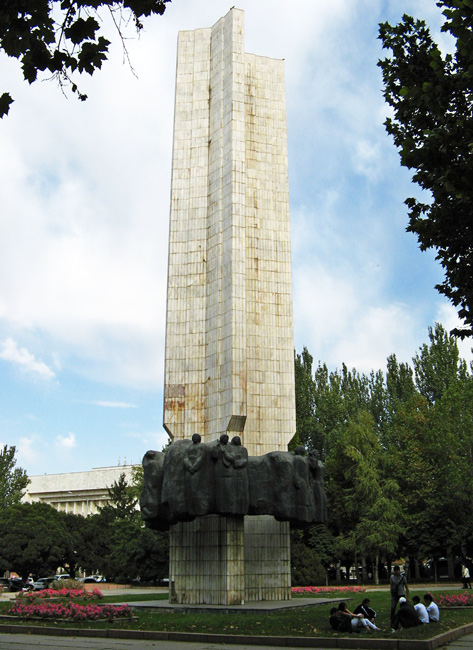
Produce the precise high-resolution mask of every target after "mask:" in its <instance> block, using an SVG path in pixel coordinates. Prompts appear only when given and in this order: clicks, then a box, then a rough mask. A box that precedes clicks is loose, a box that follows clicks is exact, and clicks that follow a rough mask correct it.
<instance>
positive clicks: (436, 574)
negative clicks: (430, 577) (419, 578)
mask: <svg viewBox="0 0 473 650" xmlns="http://www.w3.org/2000/svg"><path fill="white" fill-rule="evenodd" d="M438 581H439V579H438V571H437V558H436V557H434V582H438Z"/></svg>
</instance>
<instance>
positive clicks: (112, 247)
mask: <svg viewBox="0 0 473 650" xmlns="http://www.w3.org/2000/svg"><path fill="white" fill-rule="evenodd" d="M230 6H231V5H230V4H228V5H227V4H225V3H224V2H222V1H221V0H173V2H172V4H170V5H168V8H167V10H166V13H165V15H164V16H163V17H155V18H153V19H151V20H147V21H146V22H145V30H144V32H143V33H142V35H141V37H140V38H139V39H137V40H129V41H128V50H129V54H130V57H131V61H132V64H133V68H134V73H135V74H133V72H132V71H131V70H130V67H129V66H128V65H127V64H126V63H124V61H123V52H122V49H121V45H120V44H119V42H118V39H117V37H116V35H115V34H114V32H113V29H112V27H111V26H110V24H109V21H108V20H107V19H106V17H105V18H104V26H105V29H106V31H107V35H109V38H110V40H112V41H113V43H114V45H113V47H112V51H111V55H110V58H109V61H108V62H106V63H105V64H104V66H103V69H102V71H100V72H98V73H96V75H94V77H92V78H90V77H88V76H87V77H84V78H82V79H81V80H80V84H79V86H80V90H81V91H82V92H85V93H86V94H87V95H88V96H89V99H88V100H87V101H86V102H85V103H81V102H79V101H77V100H76V99H75V98H74V97H70V96H69V97H68V96H64V95H63V94H62V93H61V91H60V89H59V88H57V87H56V85H55V83H54V82H50V81H41V82H36V83H34V84H33V85H32V86H29V85H28V84H27V83H26V82H24V81H23V80H22V75H21V70H20V66H19V64H18V62H17V61H16V60H10V59H7V58H6V57H5V56H4V55H3V54H1V55H0V72H1V74H0V79H1V92H3V91H9V92H10V93H11V94H12V95H13V97H14V99H15V103H14V104H13V105H12V108H11V110H10V115H9V116H8V117H7V118H5V119H4V120H2V121H1V122H0V151H1V152H2V155H1V157H0V235H1V236H0V387H1V393H0V443H3V444H8V445H16V447H17V449H18V454H17V457H18V462H19V464H20V465H21V466H22V467H23V468H25V469H26V470H27V472H28V473H29V474H30V475H34V474H42V473H56V472H70V471H82V470H87V469H90V468H91V467H103V466H110V465H117V464H124V463H127V464H129V463H132V462H133V463H137V462H141V458H142V456H143V454H144V453H145V452H146V451H147V449H161V447H162V446H163V444H164V443H165V442H166V439H167V436H166V434H165V433H164V430H163V428H162V383H163V373H164V370H163V359H164V325H165V295H166V266H167V229H168V214H169V192H170V169H171V140H172V119H173V110H174V106H173V104H174V74H175V52H176V39H177V33H178V31H179V30H181V29H196V28H198V27H208V26H211V25H212V24H214V23H215V22H216V21H217V20H218V19H219V18H220V16H222V15H224V14H225V13H226V12H227V11H228V10H229V9H230ZM236 6H237V7H239V8H241V9H244V10H245V25H246V27H245V35H246V49H247V51H248V52H253V53H256V54H262V55H267V56H271V57H277V58H284V59H285V61H286V93H287V117H288V137H289V173H290V190H291V218H292V255H293V281H294V330H295V346H296V349H297V351H298V352H300V351H301V350H302V348H303V346H307V348H308V349H309V351H310V352H311V354H312V355H313V357H314V359H315V361H317V360H320V361H322V362H326V363H327V364H328V366H329V368H331V369H335V368H337V367H340V366H341V364H342V363H346V364H347V365H348V366H350V367H352V366H354V367H356V369H357V370H359V371H363V372H369V371H370V370H371V369H375V370H377V369H379V368H382V369H384V368H385V363H386V357H387V356H388V355H389V354H391V353H396V355H397V357H398V359H399V360H401V361H410V360H411V359H412V356H413V355H414V354H415V352H416V351H417V349H418V348H419V346H420V345H421V344H422V343H424V342H425V341H427V328H428V327H429V326H432V325H433V324H434V323H435V321H440V322H442V323H443V324H444V325H445V326H446V327H447V328H450V327H452V326H453V325H454V324H455V312H454V310H453V309H452V308H451V307H450V306H449V304H448V303H447V301H446V300H445V299H443V298H442V297H441V296H440V295H439V294H438V293H437V292H436V291H435V289H434V288H433V287H434V285H435V284H436V283H437V282H439V281H441V280H442V272H441V269H440V267H439V266H438V264H437V263H436V262H435V259H434V255H433V254H430V253H421V252H420V251H419V250H418V247H417V243H416V238H415V236H414V235H410V234H407V233H406V232H405V227H406V224H407V217H406V208H405V206H404V204H403V201H404V199H405V198H406V197H407V196H409V195H412V194H413V193H415V192H416V189H415V188H413V187H412V186H411V184H410V176H409V174H408V172H407V171H405V170H402V169H401V168H400V166H399V159H398V154H397V152H396V150H395V148H394V146H393V144H392V142H391V140H390V138H389V137H388V136H387V135H386V133H385V129H384V127H383V121H384V120H385V118H386V115H387V110H388V109H387V107H386V106H385V104H384V101H383V97H382V92H381V75H380V71H379V68H378V67H377V65H376V63H377V60H378V59H379V58H380V57H381V56H382V52H381V47H380V43H379V41H378V40H377V32H378V23H379V22H381V21H384V20H389V21H391V22H394V21H398V20H399V19H400V17H401V16H402V14H403V13H404V12H407V13H410V14H416V15H417V16H419V17H424V18H426V19H427V21H428V22H429V24H430V25H431V26H432V27H433V31H434V32H437V31H438V29H439V25H440V14H439V12H438V10H437V8H436V7H435V2H434V0H357V1H356V2H354V1H353V0H330V1H329V0H319V1H317V2H314V0H293V2H291V3H287V2H286V1H284V2H283V1H282V0H241V1H240V3H239V4H237V5H236ZM130 36H133V32H130ZM442 43H443V45H444V47H448V43H446V42H444V39H442ZM469 348H470V345H469V344H466V345H465V346H464V347H463V349H462V352H463V354H464V356H466V357H468V358H469Z"/></svg>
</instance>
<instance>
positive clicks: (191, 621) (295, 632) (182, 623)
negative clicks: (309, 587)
mask: <svg viewBox="0 0 473 650" xmlns="http://www.w3.org/2000/svg"><path fill="white" fill-rule="evenodd" d="M415 593H417V594H418V595H419V596H420V597H421V599H422V596H423V594H424V593H425V591H417V592H416V590H414V589H411V597H412V595H414V594H415ZM449 593H456V592H451V591H449ZM457 593H461V591H460V590H458V592H457ZM364 595H365V594H356V595H354V596H353V598H352V599H351V600H350V599H348V598H347V599H346V602H347V604H348V608H349V609H351V610H353V609H354V608H355V607H356V605H357V604H358V603H359V602H361V600H362V599H363V596H364ZM158 597H159V598H164V599H167V594H146V595H142V594H132V595H130V596H107V597H104V598H103V599H102V600H101V601H99V602H101V603H105V602H107V603H112V602H120V601H121V602H124V601H128V602H134V601H138V600H140V601H146V600H156V599H157V598H158ZM369 597H370V599H371V606H372V607H373V609H375V610H376V611H377V614H378V615H377V624H378V626H379V627H381V628H382V630H381V631H379V632H372V633H370V636H373V637H379V638H387V637H390V638H392V636H394V635H393V634H392V633H391V628H390V626H389V610H390V596H389V593H388V592H387V591H370V592H369ZM314 600H317V597H314ZM331 606H333V605H330V604H325V605H319V606H317V607H301V608H297V609H295V610H286V611H278V612H271V613H254V614H245V613H238V612H235V613H232V614H219V613H213V612H210V613H195V614H194V613H187V614H186V613H179V612H166V611H163V612H155V611H151V612H150V611H147V612H144V611H139V610H134V615H135V616H136V620H134V621H122V622H114V623H109V622H105V621H97V622H89V623H77V622H71V623H58V622H51V621H50V622H45V623H44V625H49V626H51V625H54V627H57V626H58V625H60V626H65V627H76V628H77V627H93V628H97V627H100V628H104V627H109V626H111V625H113V627H114V628H118V629H120V628H123V629H138V630H160V631H175V632H203V633H215V634H216V633H224V634H243V635H246V634H251V635H263V636H268V635H274V636H326V637H330V636H340V634H339V633H337V632H334V631H332V630H331V628H330V626H329V624H328V616H329V610H330V607H331ZM8 608H9V604H8V603H0V614H5V613H6V611H7V610H8ZM19 622H20V621H19ZM471 622H473V609H467V608H465V609H451V610H448V609H442V610H441V612H440V623H435V624H430V625H423V626H420V627H417V628H413V629H409V630H400V631H399V632H397V635H398V636H399V638H404V639H427V638H430V637H432V636H435V635H437V634H440V633H441V632H446V631H447V630H450V629H452V628H456V627H459V626H461V625H464V624H466V623H471ZM25 624H32V625H38V624H39V622H38V621H35V622H31V623H29V622H25ZM41 624H43V622H41ZM350 636H352V635H350Z"/></svg>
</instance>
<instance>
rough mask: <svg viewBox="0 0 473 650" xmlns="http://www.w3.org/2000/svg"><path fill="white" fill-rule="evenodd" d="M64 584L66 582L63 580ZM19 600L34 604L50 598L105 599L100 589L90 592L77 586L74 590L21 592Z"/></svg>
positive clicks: (65, 588)
mask: <svg viewBox="0 0 473 650" xmlns="http://www.w3.org/2000/svg"><path fill="white" fill-rule="evenodd" d="M62 582H66V581H65V580H63V581H62ZM17 598H19V599H20V600H23V601H26V602H32V601H35V600H47V599H49V598H71V599H78V598H80V599H82V600H98V599H99V598H103V595H102V592H101V591H99V590H98V589H94V590H93V591H91V592H89V591H86V590H85V589H83V588H79V589H78V588H77V585H76V586H75V588H74V589H68V588H67V587H64V588H62V589H42V590H41V591H20V592H18V594H17Z"/></svg>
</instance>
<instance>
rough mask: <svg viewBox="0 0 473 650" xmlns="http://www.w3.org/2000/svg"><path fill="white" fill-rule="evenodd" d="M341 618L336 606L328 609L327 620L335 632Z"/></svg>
mask: <svg viewBox="0 0 473 650" xmlns="http://www.w3.org/2000/svg"><path fill="white" fill-rule="evenodd" d="M341 620H342V617H341V616H339V614H338V609H337V608H336V607H332V609H331V610H330V616H329V618H328V622H329V623H330V626H331V627H332V628H333V629H334V630H335V631H336V632H338V626H339V625H340V623H341Z"/></svg>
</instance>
